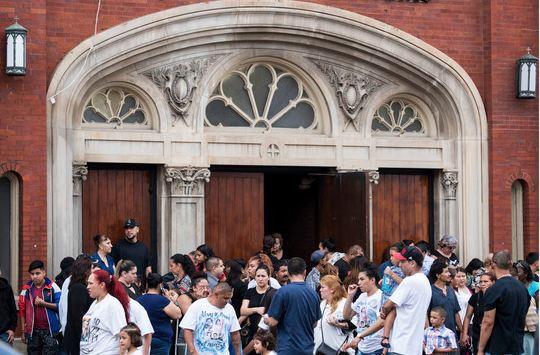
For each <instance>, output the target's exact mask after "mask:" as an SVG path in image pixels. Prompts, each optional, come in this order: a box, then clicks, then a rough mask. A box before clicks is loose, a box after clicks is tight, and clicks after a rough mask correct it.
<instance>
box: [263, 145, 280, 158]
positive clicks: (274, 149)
mask: <svg viewBox="0 0 540 355" xmlns="http://www.w3.org/2000/svg"><path fill="white" fill-rule="evenodd" d="M266 153H267V154H268V156H269V157H270V158H276V157H278V156H279V147H278V145H277V144H274V143H272V144H270V145H268V149H267V151H266Z"/></svg>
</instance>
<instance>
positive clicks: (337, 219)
mask: <svg viewBox="0 0 540 355" xmlns="http://www.w3.org/2000/svg"><path fill="white" fill-rule="evenodd" d="M318 212H319V213H318V226H319V230H318V234H319V236H318V237H319V238H318V240H319V241H320V240H322V239H324V238H328V237H333V238H334V239H335V240H336V245H337V249H338V250H339V251H347V249H348V248H349V247H350V246H352V245H354V244H359V245H360V246H362V247H363V248H364V250H366V248H367V240H366V235H367V234H366V232H367V218H366V179H365V175H364V174H363V173H350V174H338V175H335V176H321V177H320V184H319V211H318ZM366 254H367V251H366Z"/></svg>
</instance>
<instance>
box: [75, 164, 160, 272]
mask: <svg viewBox="0 0 540 355" xmlns="http://www.w3.org/2000/svg"><path fill="white" fill-rule="evenodd" d="M154 184H155V170H154V169H153V167H144V166H126V167H122V168H114V167H110V166H107V165H100V166H94V167H92V166H90V167H89V169H88V177H87V179H86V181H85V182H84V183H83V194H82V204H83V220H82V228H83V251H85V252H88V253H93V252H94V251H95V246H94V244H93V242H92V237H93V236H94V235H96V234H106V235H108V236H109V237H110V238H111V240H112V242H113V245H114V244H115V242H116V241H118V240H119V239H122V238H123V237H124V230H123V228H122V226H123V224H124V221H125V220H126V219H127V218H135V220H137V222H139V223H140V227H139V228H140V232H139V237H138V239H139V240H140V241H142V242H143V243H144V244H146V246H147V247H148V248H149V249H150V254H151V256H152V258H153V260H154V261H156V258H155V257H156V255H157V254H156V234H155V217H154V216H155V214H154V212H155V207H154V206H155V197H154V191H155V189H154ZM154 267H155V265H154Z"/></svg>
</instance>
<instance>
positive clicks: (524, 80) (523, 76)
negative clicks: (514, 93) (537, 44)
mask: <svg viewBox="0 0 540 355" xmlns="http://www.w3.org/2000/svg"><path fill="white" fill-rule="evenodd" d="M519 75H520V78H519V82H520V84H521V86H520V88H519V90H520V91H528V90H529V65H528V63H521V69H520V71H519Z"/></svg>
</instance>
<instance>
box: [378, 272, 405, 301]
mask: <svg viewBox="0 0 540 355" xmlns="http://www.w3.org/2000/svg"><path fill="white" fill-rule="evenodd" d="M390 270H392V272H393V273H394V274H396V275H397V276H399V277H401V278H402V279H403V278H404V277H405V274H404V273H403V270H401V268H400V267H399V266H397V265H392V266H390ZM398 285H399V284H398V283H397V282H396V280H394V279H393V278H392V276H390V275H387V274H384V276H383V278H382V283H381V291H382V293H383V300H382V301H383V304H384V303H385V302H386V301H387V300H388V298H389V297H390V296H392V293H394V290H395V289H396V288H397V287H398Z"/></svg>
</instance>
